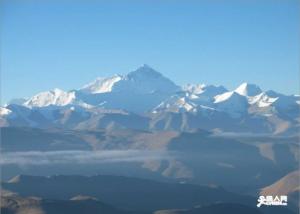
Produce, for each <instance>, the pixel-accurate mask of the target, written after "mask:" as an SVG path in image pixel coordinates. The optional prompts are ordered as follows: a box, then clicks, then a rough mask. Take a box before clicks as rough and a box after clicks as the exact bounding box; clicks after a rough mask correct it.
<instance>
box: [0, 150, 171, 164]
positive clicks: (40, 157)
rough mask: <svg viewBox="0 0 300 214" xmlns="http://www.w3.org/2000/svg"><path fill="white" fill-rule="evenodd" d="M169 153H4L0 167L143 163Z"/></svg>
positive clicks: (125, 151) (108, 151)
mask: <svg viewBox="0 0 300 214" xmlns="http://www.w3.org/2000/svg"><path fill="white" fill-rule="evenodd" d="M170 157H171V155H170V153H169V152H166V151H161V150H156V151H153V150H152V151H149V150H148V151H145V150H104V151H103V150H102V151H74V150H71V151H47V152H42V151H26V152H3V153H2V154H1V157H0V165H21V166H24V165H49V164H70V163H72V164H74V163H75V164H89V163H114V162H143V161H145V160H163V159H168V158H170Z"/></svg>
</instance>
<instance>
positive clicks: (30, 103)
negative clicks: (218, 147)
mask: <svg viewBox="0 0 300 214" xmlns="http://www.w3.org/2000/svg"><path fill="white" fill-rule="evenodd" d="M299 107H300V96H299V95H284V94H281V93H278V92H275V91H272V90H268V91H262V90H261V89H260V87H259V86H257V85H255V84H249V83H242V84H241V85H240V86H238V87H237V88H236V89H235V90H231V91H230V90H228V89H226V88H225V87H223V86H215V85H204V84H187V85H185V86H178V85H176V84H175V83H174V82H173V81H171V80H170V79H168V78H167V77H165V76H163V75H162V74H161V73H159V72H157V71H155V70H154V69H153V68H151V67H149V66H148V65H143V66H141V67H139V68H138V69H136V70H135V71H132V72H130V73H128V74H126V75H114V76H112V77H108V78H97V79H96V80H94V81H93V82H91V83H89V84H87V85H84V86H83V87H81V88H79V89H76V90H70V91H63V90H60V89H53V90H50V91H46V92H41V93H38V94H36V95H34V96H32V97H31V98H29V99H24V98H21V99H15V100H12V101H11V102H10V103H9V104H7V105H5V106H2V107H0V126H2V127H3V126H25V127H26V126H27V127H39V128H52V127H55V128H64V129H85V130H86V129H91V130H93V129H98V128H104V129H127V128H130V129H141V130H151V131H152V130H175V131H192V130H197V129H205V130H210V131H214V132H235V133H256V134H258V133H259V134H277V135H284V134H286V135H289V134H296V133H297V130H298V128H299V122H300V117H299V116H300V108H299Z"/></svg>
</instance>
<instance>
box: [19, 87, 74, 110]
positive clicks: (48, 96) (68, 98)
mask: <svg viewBox="0 0 300 214" xmlns="http://www.w3.org/2000/svg"><path fill="white" fill-rule="evenodd" d="M74 100H75V92H65V91H63V90H60V89H58V88H56V89H54V90H51V91H45V92H41V93H39V94H37V95H35V96H33V97H31V98H30V99H29V100H27V101H26V102H25V103H24V106H27V107H45V106H49V105H55V106H65V105H68V104H70V103H72V102H73V101H74Z"/></svg>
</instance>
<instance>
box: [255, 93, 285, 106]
mask: <svg viewBox="0 0 300 214" xmlns="http://www.w3.org/2000/svg"><path fill="white" fill-rule="evenodd" d="M278 98H279V97H269V96H268V95H267V94H266V93H265V92H262V93H260V94H259V95H256V96H255V97H253V99H252V100H251V101H250V104H255V105H257V106H258V107H260V108H264V107H268V106H270V105H272V104H273V103H274V102H275V101H276V100H277V99H278Z"/></svg>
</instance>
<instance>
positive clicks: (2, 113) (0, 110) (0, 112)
mask: <svg viewBox="0 0 300 214" xmlns="http://www.w3.org/2000/svg"><path fill="white" fill-rule="evenodd" d="M11 113H12V111H11V110H9V109H8V108H5V107H1V106H0V116H7V115H9V114H11Z"/></svg>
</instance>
